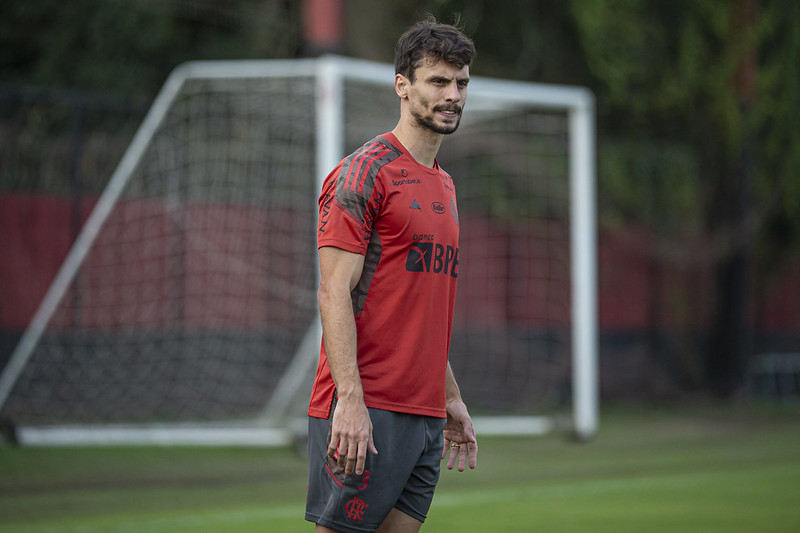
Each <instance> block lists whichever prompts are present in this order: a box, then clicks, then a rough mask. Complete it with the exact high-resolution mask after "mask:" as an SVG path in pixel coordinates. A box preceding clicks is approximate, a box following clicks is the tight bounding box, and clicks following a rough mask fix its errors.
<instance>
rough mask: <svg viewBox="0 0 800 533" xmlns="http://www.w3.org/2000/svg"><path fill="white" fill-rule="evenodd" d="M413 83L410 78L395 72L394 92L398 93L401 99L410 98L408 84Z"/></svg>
mask: <svg viewBox="0 0 800 533" xmlns="http://www.w3.org/2000/svg"><path fill="white" fill-rule="evenodd" d="M409 85H411V84H410V83H409V81H408V78H406V77H405V76H403V75H402V74H395V75H394V92H396V93H397V96H398V97H399V98H400V99H401V100H405V99H406V98H408V86H409Z"/></svg>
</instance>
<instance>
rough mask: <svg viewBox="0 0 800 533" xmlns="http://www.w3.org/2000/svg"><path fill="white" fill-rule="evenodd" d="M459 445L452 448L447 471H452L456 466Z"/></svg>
mask: <svg viewBox="0 0 800 533" xmlns="http://www.w3.org/2000/svg"><path fill="white" fill-rule="evenodd" d="M458 450H459V447H458V445H456V446H450V457H448V458H447V469H448V470H452V469H453V467H454V466H455V465H456V457H458Z"/></svg>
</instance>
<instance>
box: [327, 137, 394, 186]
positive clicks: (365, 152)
mask: <svg viewBox="0 0 800 533" xmlns="http://www.w3.org/2000/svg"><path fill="white" fill-rule="evenodd" d="M402 155H403V151H402V150H401V149H400V148H398V147H397V146H395V145H393V144H392V143H391V141H390V140H389V139H388V138H387V137H386V136H385V135H378V136H376V137H374V138H373V139H371V140H369V141H367V142H366V143H364V144H363V145H361V146H360V147H359V148H358V149H356V150H355V151H354V152H352V153H351V154H350V155H348V156H347V157H346V158H344V160H343V161H342V162H341V174H340V178H343V182H342V183H341V184H340V186H343V187H344V188H345V189H352V190H358V189H363V188H364V187H365V186H366V188H368V189H371V188H372V185H374V183H375V180H376V178H377V177H378V174H379V173H380V172H381V171H382V170H384V169H385V168H388V167H391V164H392V163H393V162H394V161H396V160H397V159H398V158H400V157H401V156H402Z"/></svg>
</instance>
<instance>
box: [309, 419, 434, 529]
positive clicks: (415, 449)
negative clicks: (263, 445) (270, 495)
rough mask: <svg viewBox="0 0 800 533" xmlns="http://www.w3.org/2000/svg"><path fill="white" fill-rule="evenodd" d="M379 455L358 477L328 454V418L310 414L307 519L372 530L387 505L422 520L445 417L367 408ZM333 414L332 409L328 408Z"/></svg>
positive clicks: (370, 458) (430, 497)
mask: <svg viewBox="0 0 800 533" xmlns="http://www.w3.org/2000/svg"><path fill="white" fill-rule="evenodd" d="M369 415H370V418H371V420H372V438H373V439H374V441H375V447H376V448H377V449H378V455H372V454H371V453H367V461H366V466H365V469H364V473H363V474H362V475H360V476H359V475H356V474H350V475H345V474H344V468H343V467H340V466H338V465H337V464H336V461H334V460H333V459H332V458H329V457H328V456H327V450H328V443H329V442H330V424H331V421H330V420H324V419H321V418H312V417H309V423H308V466H309V472H308V496H307V499H306V520H308V521H310V522H314V523H317V524H320V525H323V526H325V527H329V528H331V529H335V530H336V531H341V532H342V533H363V532H372V531H375V530H376V529H377V528H378V526H380V525H381V523H382V522H383V520H384V519H385V518H386V516H387V515H388V514H389V511H391V510H392V508H395V507H396V508H397V509H398V510H399V511H402V512H404V513H406V514H407V515H409V516H412V517H414V518H416V519H417V520H419V521H420V522H424V521H425V517H426V516H427V514H428V509H430V506H431V501H432V500H433V491H434V488H435V487H436V483H437V482H438V481H439V462H440V459H441V456H442V446H443V445H444V442H443V438H442V430H443V429H444V424H445V419H443V418H433V417H428V416H420V415H409V414H404V413H394V412H391V411H382V410H380V409H369ZM331 416H333V410H331Z"/></svg>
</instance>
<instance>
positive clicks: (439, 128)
mask: <svg viewBox="0 0 800 533" xmlns="http://www.w3.org/2000/svg"><path fill="white" fill-rule="evenodd" d="M448 110H449V111H455V112H456V115H457V117H456V123H455V124H453V125H447V124H444V125H443V124H438V123H437V122H436V120H435V118H434V117H433V116H422V114H420V113H418V112H417V111H414V110H413V109H412V110H411V115H412V116H413V117H414V119H416V121H417V125H418V126H421V127H423V128H427V129H429V130H431V131H432V132H434V133H441V134H443V135H449V134H451V133H453V132H454V131H456V130H457V129H458V125H459V124H461V110H462V107H461V106H460V105H458V104H456V105H453V106H447V105H439V106H435V107H434V108H433V110H432V111H433V113H437V112H439V111H448Z"/></svg>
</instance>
